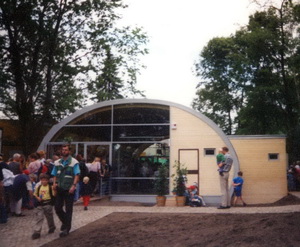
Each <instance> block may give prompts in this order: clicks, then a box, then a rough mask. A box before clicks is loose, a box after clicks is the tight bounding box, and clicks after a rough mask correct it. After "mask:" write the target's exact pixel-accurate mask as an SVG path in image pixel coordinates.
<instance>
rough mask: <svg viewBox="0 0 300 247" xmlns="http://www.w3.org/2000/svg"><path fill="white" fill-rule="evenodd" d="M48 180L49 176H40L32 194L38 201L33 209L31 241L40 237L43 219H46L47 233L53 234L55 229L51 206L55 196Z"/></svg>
mask: <svg viewBox="0 0 300 247" xmlns="http://www.w3.org/2000/svg"><path fill="white" fill-rule="evenodd" d="M49 179H50V177H49V175H47V174H44V173H42V174H41V175H40V181H41V185H39V186H38V187H37V188H36V190H35V192H34V196H35V198H36V200H37V201H38V204H37V207H36V209H35V224H34V227H33V230H34V232H33V234H32V239H38V238H40V237H41V231H42V226H43V221H44V218H46V219H47V223H48V228H49V230H48V233H53V232H54V231H55V229H56V227H55V223H54V218H53V206H52V205H53V201H54V196H55V194H54V193H53V189H52V187H51V186H50V184H49Z"/></svg>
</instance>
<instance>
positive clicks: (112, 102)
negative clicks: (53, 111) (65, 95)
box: [39, 99, 240, 172]
mask: <svg viewBox="0 0 300 247" xmlns="http://www.w3.org/2000/svg"><path fill="white" fill-rule="evenodd" d="M134 103H143V104H159V105H167V106H172V107H176V108H178V109H181V110H183V111H186V112H189V113H190V114H192V115H194V116H196V117H197V118H199V119H201V120H202V121H203V122H205V123H206V124H208V125H209V126H210V127H211V128H212V129H213V130H214V131H216V133H217V134H218V135H219V136H220V137H221V139H222V140H223V141H224V143H225V145H226V146H227V147H228V148H229V150H230V154H231V156H232V157H233V159H234V161H235V162H234V170H235V172H237V171H239V167H240V166H239V160H238V157H237V154H236V152H235V149H234V147H233V145H232V144H231V142H230V140H229V138H228V137H227V136H226V135H225V133H224V132H223V131H222V130H221V129H220V128H219V127H218V126H217V125H216V124H215V123H214V122H213V121H212V120H211V119H209V118H208V117H206V116H205V115H203V114H202V113H200V112H197V111H195V110H194V109H192V108H189V107H186V106H184V105H181V104H177V103H174V102H169V101H164V100H153V99H118V100H110V101H103V102H100V103H97V104H94V105H90V106H86V107H84V108H82V109H80V110H78V111H76V112H74V113H73V114H71V115H70V116H68V117H66V118H65V119H63V120H62V121H61V122H59V123H58V124H56V125H54V126H53V127H52V128H51V129H50V131H49V132H48V133H47V135H46V136H45V137H44V139H43V140H42V142H41V144H40V146H39V150H41V149H45V147H46V145H47V144H48V143H49V142H50V140H51V139H52V138H53V136H54V135H55V134H56V133H57V132H58V131H59V130H60V129H61V128H62V127H64V126H65V125H67V124H68V123H69V122H70V121H72V120H74V119H75V118H77V117H79V116H81V115H82V114H85V113H88V112H90V111H93V110H95V109H98V108H102V107H106V106H112V105H121V104H134Z"/></svg>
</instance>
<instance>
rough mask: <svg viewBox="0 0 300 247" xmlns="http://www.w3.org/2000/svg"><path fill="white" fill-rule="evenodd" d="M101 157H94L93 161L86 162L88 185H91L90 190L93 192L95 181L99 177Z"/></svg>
mask: <svg viewBox="0 0 300 247" xmlns="http://www.w3.org/2000/svg"><path fill="white" fill-rule="evenodd" d="M100 162H101V158H100V157H95V159H94V161H93V162H92V163H89V164H87V167H88V168H89V178H90V185H91V187H92V191H93V192H94V190H95V188H96V185H97V182H98V180H99V178H100V172H101V163H100Z"/></svg>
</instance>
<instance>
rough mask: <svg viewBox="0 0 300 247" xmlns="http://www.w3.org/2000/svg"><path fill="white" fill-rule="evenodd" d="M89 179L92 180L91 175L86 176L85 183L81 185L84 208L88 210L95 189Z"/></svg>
mask: <svg viewBox="0 0 300 247" xmlns="http://www.w3.org/2000/svg"><path fill="white" fill-rule="evenodd" d="M89 181H90V178H89V177H84V178H83V184H82V187H81V193H80V195H81V196H82V200H83V206H84V210H88V205H89V203H90V199H91V194H92V193H93V189H92V186H91V185H90V183H89Z"/></svg>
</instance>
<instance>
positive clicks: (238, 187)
mask: <svg viewBox="0 0 300 247" xmlns="http://www.w3.org/2000/svg"><path fill="white" fill-rule="evenodd" d="M242 177H243V172H241V171H239V172H238V176H237V177H235V178H234V179H233V186H234V199H233V206H235V205H236V203H237V200H238V199H240V200H241V201H242V203H243V206H246V203H245V202H244V200H243V198H242V187H243V183H244V179H243V178H242Z"/></svg>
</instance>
